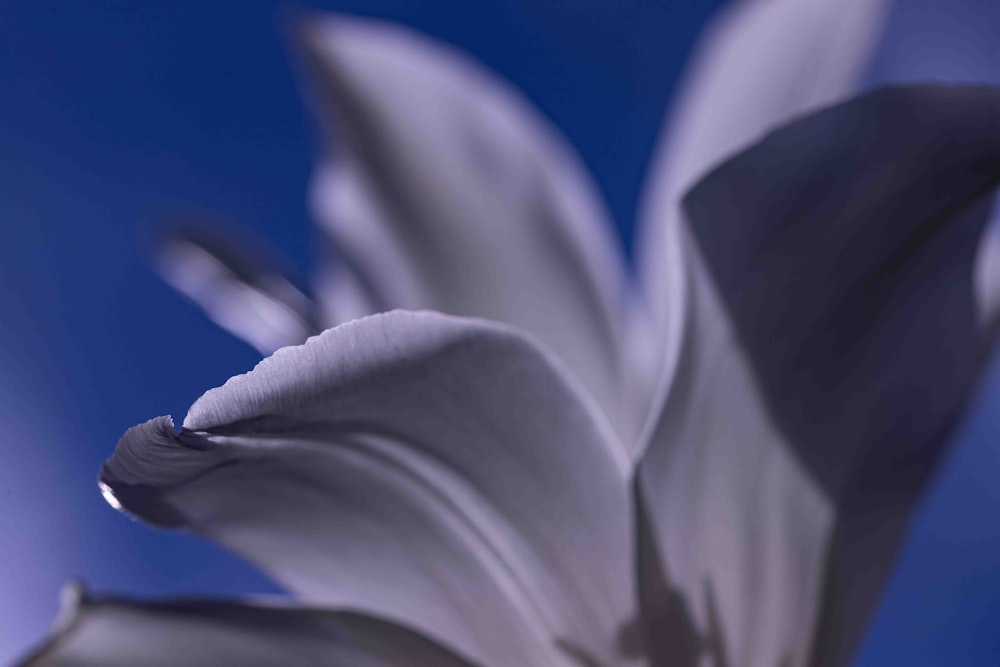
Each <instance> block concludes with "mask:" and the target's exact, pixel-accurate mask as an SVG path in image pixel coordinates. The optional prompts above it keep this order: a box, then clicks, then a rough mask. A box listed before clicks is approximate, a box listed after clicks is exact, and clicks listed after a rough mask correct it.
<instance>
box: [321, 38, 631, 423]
mask: <svg viewBox="0 0 1000 667" xmlns="http://www.w3.org/2000/svg"><path fill="white" fill-rule="evenodd" d="M303 34H304V38H303V40H302V41H303V44H304V51H305V53H306V56H307V58H308V60H309V63H310V65H311V67H310V68H309V69H310V72H311V74H312V75H313V76H312V77H311V79H312V81H313V83H314V84H315V85H314V86H313V91H312V92H313V93H314V101H315V102H316V104H315V105H314V106H315V108H316V109H317V112H318V115H319V117H320V119H321V120H322V121H323V122H324V123H327V124H328V127H329V128H330V129H331V135H332V137H333V138H334V139H335V142H334V143H335V151H334V156H335V159H334V160H333V161H332V162H328V163H327V164H324V165H323V166H321V167H320V168H319V169H318V170H317V174H316V177H315V180H314V186H313V201H314V208H315V210H316V215H317V217H318V219H319V221H320V223H321V225H322V227H323V229H324V230H325V231H326V232H327V233H328V234H329V236H330V238H331V240H332V243H334V244H335V245H336V246H337V247H338V248H339V249H340V252H341V253H343V254H344V255H345V256H347V257H348V258H349V263H350V264H351V266H353V267H355V268H356V269H357V270H358V273H359V275H360V276H361V278H362V279H363V281H364V283H365V284H366V285H368V286H370V287H371V289H372V291H373V293H374V295H375V301H376V302H378V303H381V304H383V306H384V307H386V308H410V309H423V308H429V309H433V310H438V311H441V312H446V313H450V314H455V315H463V316H474V317H483V318H487V319H492V320H497V321H501V322H506V323H510V324H513V325H516V326H517V327H519V328H521V329H524V330H526V331H529V332H531V333H532V334H534V335H536V336H537V337H538V338H540V339H541V340H542V342H544V343H545V344H547V345H548V346H549V348H550V349H552V350H554V351H555V352H556V354H558V355H559V356H560V357H561V358H562V359H563V361H565V362H566V363H567V364H568V366H569V367H570V369H571V370H572V372H573V373H575V374H576V375H577V376H578V377H579V378H580V379H581V380H582V381H583V382H584V384H585V385H586V387H587V389H588V390H590V391H591V392H592V393H593V395H594V396H595V397H596V398H597V399H598V402H599V404H600V405H601V407H602V408H603V409H605V410H606V411H607V412H608V414H609V416H610V417H611V418H612V420H613V421H614V422H615V425H616V426H618V427H619V428H620V432H621V433H627V432H629V431H628V429H626V428H625V427H624V426H623V424H622V421H623V420H624V419H625V417H624V416H623V412H624V410H625V407H624V405H623V404H624V402H625V399H624V398H623V391H622V389H623V378H622V367H621V362H620V357H621V354H622V351H621V347H622V344H623V343H622V332H621V329H622V320H623V317H624V312H625V306H624V294H625V291H624V290H625V281H624V275H625V273H624V266H623V259H622V256H621V253H620V251H619V249H618V247H617V243H616V241H615V239H614V237H613V231H612V230H613V226H612V225H611V223H610V221H609V220H608V216H607V214H606V212H605V208H604V204H603V201H602V200H601V198H600V195H599V193H598V192H597V190H596V188H595V187H594V185H593V183H592V182H591V180H590V177H589V175H588V174H587V173H586V171H585V169H584V167H583V166H582V164H581V163H580V160H579V159H578V158H577V156H576V155H575V154H573V152H572V151H571V149H570V148H569V146H568V145H567V144H566V142H565V141H564V140H563V139H562V137H560V136H559V135H558V134H557V132H556V130H555V128H554V127H552V126H551V125H550V124H549V123H548V122H547V121H546V120H545V119H544V118H542V117H541V115H540V114H539V113H538V112H537V111H535V110H534V109H533V108H532V107H531V105H530V103H529V102H528V101H527V100H525V99H523V98H522V97H521V96H520V95H519V94H518V93H517V92H516V91H515V90H513V89H512V88H511V87H509V86H508V85H506V84H504V83H503V82H501V81H499V80H497V79H496V78H495V77H493V76H492V75H491V74H490V73H489V72H487V71H486V70H485V69H484V68H483V67H481V66H479V65H478V64H476V63H473V62H472V61H471V60H470V59H469V58H467V57H466V56H464V55H463V54H461V53H459V52H458V51H457V50H454V49H451V48H449V47H447V46H445V45H442V44H437V43H434V42H432V41H431V40H430V39H427V38H425V37H422V36H419V35H417V34H415V33H413V32H410V31H408V30H406V29H403V28H399V27H394V26H388V25H382V24H379V23H376V22H372V21H365V20H358V19H347V18H327V19H321V20H316V21H313V22H311V23H309V24H308V25H307V26H306V29H305V30H304V32H303ZM333 323H335V322H331V324H333ZM633 430H634V429H633Z"/></svg>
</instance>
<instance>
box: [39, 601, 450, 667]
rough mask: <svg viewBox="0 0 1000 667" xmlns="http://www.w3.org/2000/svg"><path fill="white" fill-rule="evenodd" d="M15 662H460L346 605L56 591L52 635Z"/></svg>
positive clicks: (42, 665)
mask: <svg viewBox="0 0 1000 667" xmlns="http://www.w3.org/2000/svg"><path fill="white" fill-rule="evenodd" d="M20 664H21V667H89V666H91V665H92V666H93V667H134V666H135V665H145V666H148V667H158V666H162V667H168V666H170V667H173V666H175V665H189V666H190V667H218V666H220V665H241V666H245V667H255V666H260V667H265V666H266V667H273V666H274V665H316V666H317V667H321V666H326V667H439V666H440V667H468V666H469V663H467V662H466V661H465V660H463V659H461V658H459V657H458V656H456V655H454V654H453V653H451V652H449V651H447V650H445V649H444V648H442V647H440V646H438V645H437V644H435V643H434V642H432V641H430V640H429V639H427V638H425V637H422V636H421V635H419V634H417V633H415V632H412V631H410V630H407V629H406V628H404V627H402V626H399V625H396V624H394V623H390V622H388V621H385V620H382V619H379V618H375V617H372V616H365V615H363V614H357V613H354V612H347V611H326V610H318V609H310V608H300V607H293V606H288V605H281V604H276V603H272V604H265V603H255V604H246V603H237V602H223V601H218V600H173V601H168V602H141V601H135V600H126V599H121V598H114V597H97V598H91V597H90V596H89V595H87V594H86V593H84V592H83V591H82V589H80V588H77V587H69V588H68V589H67V591H66V592H65V593H64V606H63V611H62V614H61V618H60V619H59V621H58V622H57V626H56V628H55V630H54V632H53V636H52V637H51V638H50V639H49V640H48V641H47V642H46V643H45V645H43V646H42V647H41V648H39V649H38V650H37V651H36V652H35V653H34V654H33V655H31V656H29V657H27V658H26V659H25V660H24V661H23V662H22V663H20Z"/></svg>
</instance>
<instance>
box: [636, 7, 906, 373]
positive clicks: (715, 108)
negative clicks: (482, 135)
mask: <svg viewBox="0 0 1000 667" xmlns="http://www.w3.org/2000/svg"><path fill="white" fill-rule="evenodd" d="M889 4H890V2H889V0H862V1H860V2H854V1H853V0H852V1H848V2H842V1H840V0H747V1H745V2H734V3H732V6H731V7H728V8H726V10H724V11H723V12H722V13H721V14H720V15H719V16H718V17H717V18H716V19H714V20H713V21H712V23H711V24H710V25H709V27H708V28H707V29H706V31H705V33H704V34H703V35H702V36H701V38H700V40H699V42H698V44H697V47H696V49H695V53H694V56H693V59H692V62H691V64H690V65H689V67H688V70H687V72H686V73H685V75H684V80H683V82H682V85H681V87H680V90H679V94H678V95H677V100H678V101H677V103H676V105H675V108H674V109H673V110H672V113H671V115H670V118H669V122H668V124H667V126H666V127H665V128H664V130H663V136H662V137H661V139H660V145H659V147H658V149H657V152H656V155H655V157H654V159H653V163H652V166H651V167H650V170H649V175H648V177H647V182H646V184H645V186H644V193H643V199H642V202H641V211H640V219H639V221H638V226H637V239H636V258H637V262H638V269H639V276H640V279H641V281H642V285H643V289H644V291H645V293H646V298H647V299H648V302H649V308H650V310H651V313H652V316H653V325H654V330H655V331H656V338H657V340H659V341H661V348H662V350H663V351H661V352H660V354H662V355H663V357H662V359H661V361H660V364H659V365H660V366H662V367H663V369H664V372H663V375H664V381H666V382H668V381H669V380H670V378H671V375H672V373H673V369H674V368H675V367H676V365H677V363H678V356H679V354H680V345H681V338H682V328H683V303H684V292H685V289H686V288H685V286H684V269H683V268H682V265H683V261H684V260H683V258H682V257H680V256H678V255H677V254H676V253H677V250H678V249H679V248H680V247H681V245H682V244H681V242H680V241H679V239H677V238H675V237H676V236H677V234H678V233H679V229H678V228H679V225H680V222H681V209H680V200H681V197H682V196H683V195H684V193H685V192H686V191H687V190H688V188H690V187H691V186H692V185H694V184H695V182H696V181H697V180H698V179H700V178H701V177H702V176H704V175H705V173H706V172H707V171H708V170H709V169H711V168H713V167H715V166H717V165H718V164H720V163H721V162H722V161H723V160H725V159H726V158H728V157H731V156H732V155H734V154H735V153H736V152H737V151H740V150H743V149H744V148H747V147H748V146H750V144H752V143H753V142H755V141H757V140H758V139H760V138H761V137H762V136H763V135H764V133H766V132H768V131H770V130H772V129H774V128H775V127H777V126H779V125H781V124H782V123H784V122H785V121H787V120H789V119H791V118H792V117H793V116H796V115H798V114H801V113H803V112H804V111H807V110H810V109H816V108H819V107H821V106H824V105H826V104H829V103H831V102H832V101H834V100H836V99H837V98H840V97H842V96H844V95H846V94H848V93H849V92H851V91H852V90H853V89H854V87H855V86H856V85H857V83H858V82H859V80H860V78H861V77H862V75H863V74H864V70H865V65H866V64H867V62H868V60H869V56H870V55H871V52H872V50H873V47H874V45H875V44H876V42H877V40H878V36H879V34H880V33H881V28H882V24H883V21H884V16H885V14H886V13H887V9H888V6H889ZM639 363H648V361H646V360H645V359H643V360H640V361H639Z"/></svg>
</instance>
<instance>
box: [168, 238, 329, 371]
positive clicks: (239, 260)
mask: <svg viewBox="0 0 1000 667" xmlns="http://www.w3.org/2000/svg"><path fill="white" fill-rule="evenodd" d="M156 263H157V269H158V270H159V272H160V275H161V276H163V279H164V280H166V281H167V283H169V284H170V285H171V286H173V287H174V288H175V289H177V291H179V292H181V293H182V294H184V295H185V296H187V297H188V298H189V299H191V300H192V301H194V302H195V303H196V304H198V305H199V306H201V308H202V309H203V310H204V311H205V314H206V315H208V316H209V317H210V318H211V319H212V320H213V321H214V322H215V323H216V324H218V325H219V326H221V327H222V328H223V329H225V330H227V331H229V332H230V333H232V334H233V335H235V336H237V337H239V338H242V339H243V340H245V341H247V342H248V343H250V344H251V345H253V346H254V347H255V348H257V350H258V351H260V352H261V354H270V353H271V352H273V351H274V350H276V349H278V348H279V347H283V346H285V345H294V344H297V343H301V342H302V341H304V340H305V339H306V338H308V337H309V336H310V335H312V334H314V333H316V324H315V320H316V313H315V312H314V311H315V306H314V304H313V303H312V302H311V301H310V299H309V298H308V297H307V296H306V295H304V294H303V293H302V292H301V291H299V290H298V289H297V288H296V287H295V286H294V285H293V284H292V282H291V281H290V280H289V279H288V278H286V277H285V276H284V275H283V274H282V273H281V271H280V270H279V269H277V268H276V267H275V266H274V265H273V262H269V261H267V259H266V258H264V257H262V256H261V255H260V254H259V253H255V252H252V251H251V250H250V248H249V244H248V243H246V242H245V241H243V240H242V239H240V238H238V237H236V236H234V235H232V234H228V235H225V236H223V235H219V234H216V233H214V232H212V231H210V230H209V229H207V228H198V227H178V228H176V229H173V230H171V231H170V232H169V233H167V234H165V235H164V237H163V238H162V239H161V240H160V241H159V243H158V244H157V248H156Z"/></svg>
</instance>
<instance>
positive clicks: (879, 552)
mask: <svg viewBox="0 0 1000 667" xmlns="http://www.w3.org/2000/svg"><path fill="white" fill-rule="evenodd" d="M998 119H1000V89H994V88H976V87H953V88H950V87H916V88H889V89H884V90H881V91H878V92H876V93H873V94H870V95H865V96H863V97H860V98H857V99H855V100H852V101H850V102H847V103H844V104H840V105H838V106H835V107H832V108H830V109H827V110H824V111H822V112H820V113H817V114H814V115H811V116H809V117H806V118H804V119H802V120H800V121H797V122H794V123H792V124H790V125H788V126H787V127H784V128H782V129H780V130H778V131H776V132H774V133H772V134H771V135H769V136H768V137H767V138H766V139H764V140H763V141H761V142H760V143H758V144H757V145H755V146H753V147H752V148H750V149H748V150H746V151H745V152H743V153H741V154H739V155H737V156H736V157H734V158H732V159H731V160H729V161H728V162H726V163H725V164H724V165H723V166H721V167H720V168H718V169H716V170H715V171H713V172H712V173H711V174H709V175H708V176H707V177H706V178H705V179H704V180H702V181H701V182H700V183H699V184H698V185H697V186H696V187H695V188H694V189H693V190H692V191H691V193H690V194H689V195H688V196H687V197H686V199H685V211H686V214H687V219H688V226H687V227H685V228H684V230H683V233H682V235H681V239H682V241H683V243H684V244H685V245H684V252H685V259H686V263H685V265H684V268H685V271H686V273H685V282H684V285H685V293H684V302H683V306H684V311H683V312H684V319H683V323H684V337H683V346H682V351H681V355H680V360H681V361H680V364H679V366H678V369H677V371H676V374H675V378H674V381H673V384H672V385H671V387H670V391H669V393H668V394H666V395H665V399H664V403H663V405H662V411H661V412H660V413H659V418H658V421H657V422H656V425H655V429H653V431H652V436H651V440H650V443H649V447H648V450H647V452H646V454H645V457H644V459H643V461H642V463H641V466H640V469H639V483H640V486H641V497H642V498H643V500H644V504H645V506H646V509H647V510H648V514H649V516H650V521H651V522H652V526H653V531H654V533H655V538H656V539H655V542H656V546H657V550H658V552H659V556H660V558H661V559H662V564H663V566H664V568H665V570H666V572H667V579H668V581H669V583H670V587H672V588H673V589H674V591H675V592H676V593H678V594H679V595H680V596H681V597H682V598H683V599H684V600H685V603H686V604H687V606H688V608H689V609H690V612H691V614H692V616H693V619H694V623H695V626H696V628H697V631H698V633H699V634H701V635H702V636H704V635H705V634H706V633H708V632H709V629H710V626H711V623H710V619H711V617H712V613H711V608H712V607H713V606H714V607H715V608H716V609H717V611H718V614H717V618H718V619H719V620H718V624H717V625H718V626H719V627H720V628H721V629H720V632H721V634H722V635H723V636H724V638H725V646H726V648H727V651H728V654H729V655H731V656H735V655H738V656H740V657H741V660H742V664H747V665H761V666H764V665H776V664H790V665H800V664H810V665H812V664H816V665H843V664H847V663H848V662H849V661H850V659H851V656H852V654H853V652H854V650H855V648H856V645H857V642H858V640H859V638H860V636H861V633H862V632H863V630H864V628H865V627H866V624H867V622H868V619H869V617H870V615H871V613H872V611H873V607H874V605H875V603H876V601H877V600H878V598H879V593H880V591H881V590H882V588H883V586H884V584H885V580H886V578H887V577H888V575H889V573H890V571H891V566H892V563H893V562H894V559H895V556H896V553H897V550H898V548H899V545H900V543H901V541H902V540H903V539H904V537H905V534H906V529H907V525H908V521H909V517H910V514H911V512H912V510H913V507H914V505H915V503H916V502H917V500H918V498H919V494H920V492H921V490H922V489H923V488H924V486H925V484H926V482H927V479H928V476H929V475H930V473H931V472H932V470H933V469H934V466H935V464H936V463H937V461H938V460H939V459H940V455H941V452H942V451H943V450H944V448H945V447H946V445H947V443H948V441H949V438H950V434H951V433H952V431H953V429H954V427H955V425H956V423H957V422H958V420H959V419H960V418H961V416H962V414H963V411H964V408H965V406H966V404H967V403H968V401H969V400H970V396H971V394H972V392H973V391H974V389H975V386H976V383H977V380H978V378H979V374H980V372H981V370H982V367H983V366H982V364H983V361H984V359H985V358H986V353H987V351H988V350H989V348H990V346H991V344H992V337H991V336H990V335H989V332H988V331H987V329H986V328H984V327H983V326H982V322H983V314H982V313H981V312H979V308H980V305H979V304H980V303H982V299H981V297H980V296H979V294H977V287H976V285H975V280H974V265H975V261H976V256H977V253H978V252H980V250H979V245H980V243H981V239H982V231H983V228H984V225H985V223H986V220H987V218H988V213H989V206H990V204H991V199H992V195H993V191H994V189H995V188H996V185H997V183H998V182H1000V120H998ZM710 593H711V594H710Z"/></svg>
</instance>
